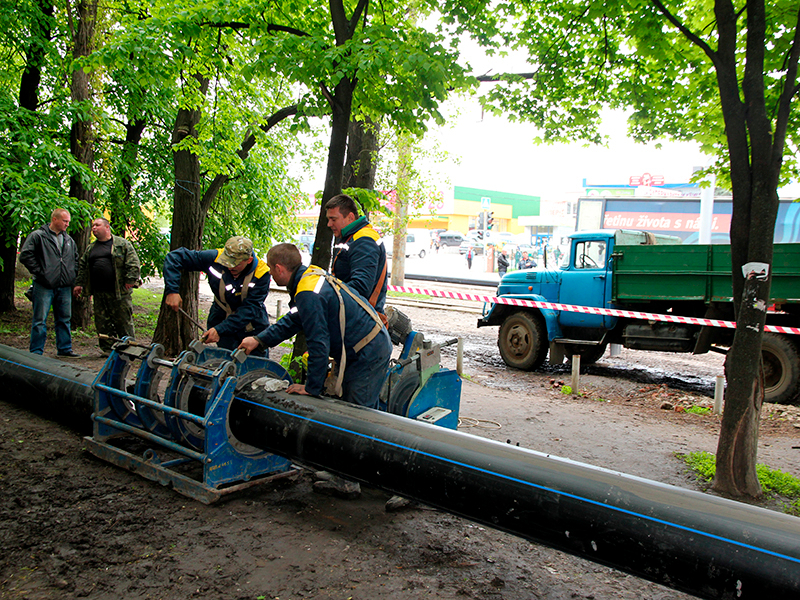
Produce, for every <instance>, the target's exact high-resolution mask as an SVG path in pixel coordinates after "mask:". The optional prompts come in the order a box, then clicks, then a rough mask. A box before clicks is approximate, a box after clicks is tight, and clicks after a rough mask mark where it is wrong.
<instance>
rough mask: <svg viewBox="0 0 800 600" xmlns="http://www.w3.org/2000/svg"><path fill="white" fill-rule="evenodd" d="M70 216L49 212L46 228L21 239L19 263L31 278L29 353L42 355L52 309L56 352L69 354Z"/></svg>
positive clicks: (73, 251) (73, 254) (74, 260)
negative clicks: (31, 317)
mask: <svg viewBox="0 0 800 600" xmlns="http://www.w3.org/2000/svg"><path fill="white" fill-rule="evenodd" d="M69 221H70V215H69V212H68V211H66V210H65V209H63V208H57V209H55V210H54V211H53V214H52V216H51V218H50V223H49V224H48V225H42V226H41V227H40V228H39V229H37V230H36V231H34V232H33V233H31V234H30V235H29V236H28V239H26V240H25V243H24V244H23V245H22V250H21V251H20V253H19V261H20V262H21V263H22V264H23V265H25V266H26V267H27V268H28V270H29V271H30V272H31V275H33V324H32V325H31V344H30V351H31V352H33V353H34V354H42V352H43V351H44V343H45V340H46V339H47V326H46V325H45V322H46V321H47V314H48V313H49V312H50V307H51V306H52V307H53V318H54V321H55V327H56V352H57V354H58V356H65V357H69V358H74V357H77V356H78V355H77V354H76V353H75V352H73V351H72V334H71V333H70V321H71V319H72V284H73V283H75V275H76V273H77V268H76V267H77V264H78V249H77V247H76V246H75V242H74V241H73V239H72V238H71V237H69V236H68V235H67V227H69Z"/></svg>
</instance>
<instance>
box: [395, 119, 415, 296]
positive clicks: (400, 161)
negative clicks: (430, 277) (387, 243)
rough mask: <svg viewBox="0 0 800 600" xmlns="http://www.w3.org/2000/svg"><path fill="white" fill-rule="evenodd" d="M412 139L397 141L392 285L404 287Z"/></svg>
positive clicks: (401, 138) (403, 135) (402, 135)
mask: <svg viewBox="0 0 800 600" xmlns="http://www.w3.org/2000/svg"><path fill="white" fill-rule="evenodd" d="M411 144H412V142H411V139H410V137H409V135H408V134H405V133H401V134H400V138H399V139H398V141H397V187H396V188H395V205H394V212H395V214H394V227H393V230H394V237H393V241H394V247H393V248H392V278H391V283H392V285H403V284H404V283H405V278H406V226H407V225H408V202H409V190H410V189H411V181H410V179H411V176H410V172H409V169H410V166H411V165H410V162H411V160H412V158H411V155H412V153H411Z"/></svg>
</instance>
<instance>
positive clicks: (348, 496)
mask: <svg viewBox="0 0 800 600" xmlns="http://www.w3.org/2000/svg"><path fill="white" fill-rule="evenodd" d="M329 475H330V479H327V480H323V481H315V482H314V485H313V488H312V489H313V490H314V491H315V492H316V493H318V494H326V495H328V496H334V497H336V498H341V499H343V500H355V499H356V498H358V497H359V496H361V485H360V484H359V483H358V482H357V481H348V480H347V479H342V478H341V477H337V476H336V475H333V474H329Z"/></svg>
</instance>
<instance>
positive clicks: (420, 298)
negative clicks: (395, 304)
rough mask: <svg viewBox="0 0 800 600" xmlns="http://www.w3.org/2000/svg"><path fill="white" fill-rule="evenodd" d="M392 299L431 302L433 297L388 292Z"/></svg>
mask: <svg viewBox="0 0 800 600" xmlns="http://www.w3.org/2000/svg"><path fill="white" fill-rule="evenodd" d="M386 295H387V296H391V297H392V298H408V299H410V300H430V299H431V298H432V297H433V296H429V295H427V294H412V293H411V292H387V294H386Z"/></svg>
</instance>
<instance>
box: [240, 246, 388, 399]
mask: <svg viewBox="0 0 800 600" xmlns="http://www.w3.org/2000/svg"><path fill="white" fill-rule="evenodd" d="M301 260H302V259H301V257H300V251H299V250H298V249H297V247H296V246H294V245H292V244H278V245H276V246H273V247H272V248H270V251H269V253H268V254H267V263H268V264H269V268H270V272H271V273H272V277H273V279H274V280H275V283H276V284H278V285H285V286H286V289H287V291H288V292H289V296H290V298H291V301H290V306H291V307H292V308H291V311H290V312H289V313H287V314H286V315H285V316H284V317H283V318H282V319H280V320H278V321H277V322H276V323H275V324H273V325H271V326H270V327H268V328H267V329H265V330H264V331H262V332H261V333H259V334H257V335H255V336H254V337H247V338H245V339H244V341H242V344H241V346H240V348H244V349H245V351H247V353H248V354H249V353H250V352H252V351H254V350H257V349H259V348H271V347H273V346H277V345H278V344H279V343H281V342H282V341H284V340H288V339H289V338H291V337H292V336H293V335H295V334H297V333H299V332H300V331H303V332H304V333H305V336H306V344H307V346H308V376H307V378H306V383H305V384H297V383H295V384H292V385H290V386H289V388H288V390H287V391H288V392H290V393H295V394H307V395H311V396H320V395H321V394H322V392H323V390H324V391H326V392H327V393H329V394H330V395H337V396H341V398H342V400H344V401H345V402H351V403H353V404H360V405H362V406H368V407H370V408H376V407H377V405H378V397H379V395H380V391H381V386H382V384H383V380H384V379H385V378H386V373H387V372H388V368H389V358H390V357H391V354H392V342H391V340H390V339H389V333H388V332H387V331H386V328H385V327H384V326H383V323H382V322H381V320H380V317H378V314H377V312H376V311H375V309H374V308H372V306H370V305H369V304H368V303H367V302H366V301H365V300H364V298H363V297H361V296H360V295H359V294H357V293H355V292H354V291H353V290H351V289H350V288H349V287H348V286H347V285H345V284H344V283H342V282H341V281H339V280H338V279H336V278H335V277H333V276H332V275H330V274H329V273H327V272H326V271H324V270H323V269H320V268H319V267H315V266H313V265H311V266H309V267H306V266H305V265H303V264H302V262H301ZM329 357H332V358H333V359H334V361H335V362H336V369H335V370H334V372H332V374H331V377H330V379H329V380H328V381H327V382H326V378H328V364H329Z"/></svg>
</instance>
